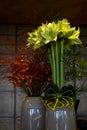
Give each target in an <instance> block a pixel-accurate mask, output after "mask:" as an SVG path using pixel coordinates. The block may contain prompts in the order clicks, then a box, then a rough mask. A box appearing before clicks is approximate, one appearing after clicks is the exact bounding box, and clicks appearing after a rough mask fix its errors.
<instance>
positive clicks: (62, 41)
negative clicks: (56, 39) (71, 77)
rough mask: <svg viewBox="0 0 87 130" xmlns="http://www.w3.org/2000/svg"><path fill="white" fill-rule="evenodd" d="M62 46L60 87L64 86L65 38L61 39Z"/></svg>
mask: <svg viewBox="0 0 87 130" xmlns="http://www.w3.org/2000/svg"><path fill="white" fill-rule="evenodd" d="M60 45H61V48H60V88H62V87H63V86H64V82H65V79H64V60H63V58H64V40H61V42H60Z"/></svg>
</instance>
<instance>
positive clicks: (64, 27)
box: [57, 19, 82, 45]
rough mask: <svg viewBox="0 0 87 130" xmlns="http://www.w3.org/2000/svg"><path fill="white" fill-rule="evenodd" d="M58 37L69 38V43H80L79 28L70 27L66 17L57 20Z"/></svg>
mask: <svg viewBox="0 0 87 130" xmlns="http://www.w3.org/2000/svg"><path fill="white" fill-rule="evenodd" d="M57 28H58V38H63V39H65V40H66V39H67V40H69V45H70V44H71V45H73V44H82V42H81V40H80V39H79V35H80V29H79V28H78V29H77V30H76V28H75V27H71V26H70V23H69V22H68V20H67V19H63V20H59V21H58V22H57Z"/></svg>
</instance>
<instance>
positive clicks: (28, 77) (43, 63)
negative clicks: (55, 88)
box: [8, 47, 51, 96]
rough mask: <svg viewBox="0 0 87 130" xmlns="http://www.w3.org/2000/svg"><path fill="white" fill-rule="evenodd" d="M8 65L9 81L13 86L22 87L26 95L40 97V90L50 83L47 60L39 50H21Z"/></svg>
mask: <svg viewBox="0 0 87 130" xmlns="http://www.w3.org/2000/svg"><path fill="white" fill-rule="evenodd" d="M23 51H24V54H23ZM25 52H26V54H25ZM27 52H28V53H27ZM9 65H10V70H11V76H9V77H8V78H9V80H11V81H12V82H13V84H14V85H15V86H18V87H22V88H23V89H24V90H25V91H26V93H27V94H28V95H31V96H40V94H41V88H42V87H43V86H45V85H47V84H48V83H49V82H50V81H51V69H50V66H49V63H48V59H47V58H46V56H45V54H44V52H42V51H41V49H40V50H39V49H38V51H37V50H36V51H35V50H34V49H33V48H32V47H30V48H28V50H27V51H25V50H22V53H20V54H18V55H16V56H15V57H14V60H13V61H11V62H10V64H9Z"/></svg>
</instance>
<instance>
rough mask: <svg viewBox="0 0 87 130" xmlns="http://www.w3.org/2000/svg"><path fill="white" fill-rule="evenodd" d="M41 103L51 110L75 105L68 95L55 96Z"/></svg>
mask: <svg viewBox="0 0 87 130" xmlns="http://www.w3.org/2000/svg"><path fill="white" fill-rule="evenodd" d="M43 103H44V105H45V107H47V108H49V109H51V110H55V109H56V108H63V107H67V108H73V107H74V106H75V102H74V100H73V98H70V97H68V98H67V99H66V98H62V99H60V98H56V99H55V101H49V100H43Z"/></svg>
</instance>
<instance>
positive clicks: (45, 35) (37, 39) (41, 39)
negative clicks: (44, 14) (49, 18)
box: [27, 22, 58, 48]
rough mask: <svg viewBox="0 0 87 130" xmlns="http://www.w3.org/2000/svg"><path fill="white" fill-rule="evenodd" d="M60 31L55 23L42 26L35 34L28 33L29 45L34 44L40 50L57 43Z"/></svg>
mask: <svg viewBox="0 0 87 130" xmlns="http://www.w3.org/2000/svg"><path fill="white" fill-rule="evenodd" d="M57 34H58V29H57V25H56V23H55V22H52V23H46V24H42V26H39V27H38V29H37V30H35V31H34V32H31V33H28V35H29V37H28V42H29V43H28V44H27V46H30V44H33V45H34V47H35V48H39V47H40V46H43V45H45V44H47V43H50V42H52V41H57Z"/></svg>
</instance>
